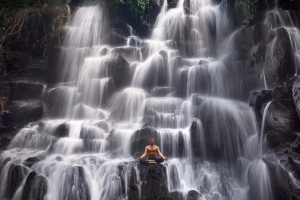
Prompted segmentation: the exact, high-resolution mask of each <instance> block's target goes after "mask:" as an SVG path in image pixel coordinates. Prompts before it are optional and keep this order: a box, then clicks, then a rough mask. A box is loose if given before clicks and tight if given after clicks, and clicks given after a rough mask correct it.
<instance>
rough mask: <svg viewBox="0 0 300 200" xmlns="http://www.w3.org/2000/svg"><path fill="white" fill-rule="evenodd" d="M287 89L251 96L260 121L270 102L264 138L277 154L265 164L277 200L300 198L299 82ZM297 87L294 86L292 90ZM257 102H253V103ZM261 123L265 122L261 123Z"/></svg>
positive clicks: (279, 88)
mask: <svg viewBox="0 0 300 200" xmlns="http://www.w3.org/2000/svg"><path fill="white" fill-rule="evenodd" d="M294 81H295V83H293V82H291V83H289V85H287V86H280V87H275V88H274V89H273V90H268V92H266V91H265V92H264V94H262V93H252V98H250V99H251V101H250V105H251V106H253V107H254V110H255V112H256V113H257V116H258V117H257V119H258V121H259V122H261V120H262V115H263V112H264V110H265V107H266V103H268V102H271V104H270V106H269V109H268V112H267V113H266V119H265V127H264V135H265V137H266V141H267V145H268V148H269V149H272V151H274V152H275V153H274V154H270V155H269V154H267V156H266V157H265V158H264V162H265V163H266V164H267V166H268V168H269V172H270V177H271V181H272V185H273V188H274V193H275V195H274V197H275V196H276V199H278V200H279V199H300V193H299V191H298V190H297V189H296V188H298V187H299V185H298V184H297V181H299V180H300V178H299V177H300V176H299V175H300V171H299V163H300V162H299V159H300V156H299V152H300V151H299V146H298V144H299V142H298V141H299V138H298V136H297V134H296V133H297V132H299V130H300V118H299V116H298V114H297V109H296V107H297V100H298V98H299V94H298V92H297V80H294ZM293 85H294V87H293ZM253 100H254V101H253ZM260 124H262V123H260Z"/></svg>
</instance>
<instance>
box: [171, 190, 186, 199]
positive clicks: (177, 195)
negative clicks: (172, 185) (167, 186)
mask: <svg viewBox="0 0 300 200" xmlns="http://www.w3.org/2000/svg"><path fill="white" fill-rule="evenodd" d="M170 198H171V199H172V200H184V199H185V198H184V196H183V194H182V193H181V192H179V191H174V192H170Z"/></svg>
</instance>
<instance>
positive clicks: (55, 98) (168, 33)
mask: <svg viewBox="0 0 300 200" xmlns="http://www.w3.org/2000/svg"><path fill="white" fill-rule="evenodd" d="M186 6H187V5H186V4H185V1H184V0H180V1H179V2H178V5H177V8H174V9H170V10H167V0H165V1H164V4H163V5H162V9H161V13H160V15H159V17H158V19H157V21H156V24H155V28H154V30H153V33H152V35H151V38H149V39H147V40H142V39H140V38H138V37H137V36H134V35H132V31H131V35H130V36H129V37H128V41H127V45H125V46H111V45H107V44H106V43H105V42H104V41H105V38H106V36H107V34H108V31H109V29H108V26H109V25H108V23H107V21H108V19H107V15H106V12H105V9H104V8H102V7H101V5H97V6H90V7H81V8H79V9H78V10H77V11H76V13H75V14H74V16H73V19H72V23H71V24H70V26H69V27H66V30H67V35H66V39H65V43H64V51H63V53H62V55H61V58H60V60H61V61H60V65H61V72H62V73H61V74H62V76H61V79H60V80H61V83H59V84H57V86H55V87H53V88H50V89H48V90H47V92H45V98H46V99H47V103H48V107H49V109H50V108H51V110H52V112H51V113H49V116H47V118H46V117H45V119H43V120H41V121H40V122H38V123H31V124H29V125H28V126H27V127H26V128H24V129H22V130H21V131H20V132H19V133H18V134H17V136H16V137H15V138H14V139H13V140H12V142H11V143H10V145H9V148H8V149H7V150H6V151H4V153H3V155H2V156H1V158H0V166H1V177H3V178H2V179H1V181H0V188H1V190H0V198H1V199H21V197H20V194H21V193H22V190H23V187H24V181H23V183H22V184H21V185H19V186H18V188H19V189H18V191H17V192H16V193H14V194H9V192H8V191H7V190H6V187H5V186H6V184H8V182H9V177H8V174H10V173H9V171H10V170H11V168H12V166H13V165H17V164H21V165H24V166H26V167H24V169H25V170H24V180H25V179H26V177H27V176H28V174H29V173H30V172H32V171H35V172H37V173H38V174H40V175H42V176H44V177H46V179H47V184H48V189H47V195H46V199H47V200H63V199H72V200H77V199H78V200H89V199H92V200H99V199H102V200H117V199H118V200H121V199H123V200H125V199H128V187H127V185H128V183H129V177H130V173H131V172H132V170H133V169H134V170H135V171H136V172H137V173H138V174H139V173H140V172H139V169H138V163H137V162H135V159H136V158H135V157H133V156H134V154H133V153H132V152H131V146H132V145H134V144H132V143H131V141H132V140H131V137H132V136H133V135H134V134H135V132H136V131H137V130H140V129H141V128H142V127H145V126H151V127H154V128H155V131H156V133H157V137H158V138H156V139H157V141H159V143H158V145H159V146H160V147H161V150H162V153H163V154H164V155H166V156H167V157H168V158H169V159H168V161H166V162H164V165H165V166H166V169H167V170H166V172H167V182H168V189H169V191H170V192H173V191H179V192H181V193H182V194H184V195H186V194H187V193H188V192H189V191H190V190H196V191H198V192H200V193H201V194H202V199H205V200H216V199H218V200H228V199H230V200H247V199H255V200H268V199H270V200H271V199H272V188H271V185H270V182H269V181H270V180H269V172H268V170H267V168H266V164H265V163H264V161H263V160H262V159H261V156H262V152H261V151H258V150H257V149H259V148H262V146H261V143H260V142H259V137H260V134H259V131H258V127H257V125H256V120H255V115H254V113H253V111H252V109H251V108H250V107H249V106H248V105H247V104H246V103H244V102H241V101H239V100H238V99H240V98H239V97H240V96H241V95H242V91H241V88H240V84H239V83H240V81H241V80H240V69H238V67H237V65H236V64H235V63H231V60H232V59H233V57H234V56H235V55H234V49H233V48H234V47H233V45H232V43H233V40H234V37H235V32H234V29H233V26H232V25H231V23H230V19H229V18H228V17H227V15H226V12H225V10H224V9H223V8H224V5H223V3H221V4H220V5H215V4H212V2H211V1H210V0H190V7H189V11H190V13H186V9H185V7H186ZM279 21H280V20H279ZM287 30H288V32H289V34H290V37H291V41H294V42H293V44H294V48H295V49H296V50H295V54H297V56H295V60H296V59H298V58H299V55H298V54H299V50H298V49H299V48H298V45H299V42H297V41H298V39H299V38H297V37H294V35H293V34H294V32H295V31H294V30H293V29H287ZM297 31H298V30H297ZM296 40H297V41H296ZM118 52H127V53H128V52H129V53H128V54H125V53H122V54H121V55H122V56H120V54H119V53H118ZM298 60H299V59H298ZM298 62H299V61H298ZM267 107H268V106H267ZM192 129H193V130H194V132H193V131H191V130H192ZM192 133H193V134H192ZM195 142H196V144H197V145H196V147H195V145H193V144H192V143H195ZM179 146H180V147H181V148H178V147H179ZM195 148H196V149H197V150H195ZM198 150H199V152H200V156H199V157H198V158H196V156H194V152H195V151H198ZM35 157H39V158H42V159H41V160H39V161H37V162H36V163H35V164H34V165H32V166H28V165H27V164H26V163H27V162H28V160H30V159H31V158H35ZM138 177H139V176H138ZM137 181H139V182H140V180H139V178H138V180H137ZM35 195H38V193H36V192H33V193H32V197H33V198H37V196H35ZM185 198H186V196H185Z"/></svg>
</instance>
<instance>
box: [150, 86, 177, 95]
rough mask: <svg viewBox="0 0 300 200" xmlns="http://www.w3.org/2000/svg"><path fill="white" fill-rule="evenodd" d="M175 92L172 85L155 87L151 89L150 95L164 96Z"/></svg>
mask: <svg viewBox="0 0 300 200" xmlns="http://www.w3.org/2000/svg"><path fill="white" fill-rule="evenodd" d="M174 92H175V88H172V87H155V88H153V89H152V90H151V95H152V96H156V97H165V96H168V95H169V94H172V93H174Z"/></svg>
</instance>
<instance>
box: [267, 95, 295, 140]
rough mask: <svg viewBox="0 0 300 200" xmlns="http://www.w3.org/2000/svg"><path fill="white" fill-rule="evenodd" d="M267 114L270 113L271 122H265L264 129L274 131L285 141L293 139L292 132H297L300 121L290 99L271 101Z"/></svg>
mask: <svg viewBox="0 0 300 200" xmlns="http://www.w3.org/2000/svg"><path fill="white" fill-rule="evenodd" d="M269 112H270V113H272V115H271V121H269V122H268V121H267V122H268V123H266V127H267V129H266V130H268V127H269V128H270V129H274V131H276V132H277V133H278V134H281V135H282V136H285V137H286V139H292V138H293V137H294V135H293V132H294V131H295V130H298V128H299V125H300V121H299V118H298V115H297V112H296V110H295V106H294V104H293V100H291V99H278V98H277V99H275V100H273V101H272V103H271V105H270V107H269Z"/></svg>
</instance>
